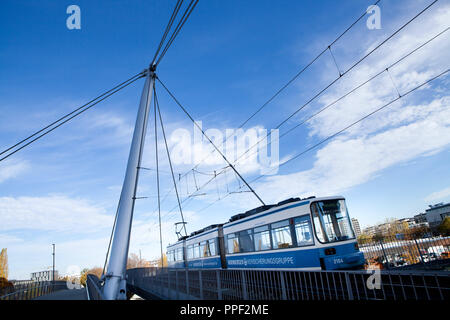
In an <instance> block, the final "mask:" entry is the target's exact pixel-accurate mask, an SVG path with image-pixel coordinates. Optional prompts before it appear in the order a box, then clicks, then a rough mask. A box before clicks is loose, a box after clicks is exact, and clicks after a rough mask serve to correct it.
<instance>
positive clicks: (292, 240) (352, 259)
mask: <svg viewBox="0 0 450 320" xmlns="http://www.w3.org/2000/svg"><path fill="white" fill-rule="evenodd" d="M180 248H184V249H182V250H180ZM178 251H179V252H180V254H178V256H177V257H175V255H176V252H178ZM181 253H184V255H183V257H182V254H181ZM167 255H168V261H169V267H175V268H179V267H180V266H181V267H186V268H192V269H197V268H227V269H263V270H264V269H277V270H335V269H358V268H362V266H363V265H364V255H363V253H362V252H360V251H359V248H358V245H357V242H356V238H355V235H354V231H353V229H352V226H351V223H350V217H349V215H348V211H347V207H346V204H345V199H344V198H343V197H327V198H315V197H311V198H307V199H299V198H294V199H288V200H285V201H282V202H279V203H278V204H276V205H269V206H262V207H259V208H256V209H253V210H250V211H247V212H245V213H242V214H238V215H235V216H233V217H231V219H230V221H229V222H227V223H224V224H221V225H214V226H210V227H208V228H205V229H202V230H199V231H197V232H194V233H193V234H191V235H190V236H189V237H186V238H185V239H182V240H180V241H179V242H177V243H176V244H174V245H172V246H169V247H168V254H167ZM177 258H178V259H180V260H177Z"/></svg>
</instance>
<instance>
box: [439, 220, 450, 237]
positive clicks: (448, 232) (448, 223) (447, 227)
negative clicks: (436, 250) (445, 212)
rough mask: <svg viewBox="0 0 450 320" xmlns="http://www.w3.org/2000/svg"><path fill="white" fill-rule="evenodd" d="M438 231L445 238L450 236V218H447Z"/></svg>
mask: <svg viewBox="0 0 450 320" xmlns="http://www.w3.org/2000/svg"><path fill="white" fill-rule="evenodd" d="M438 231H439V233H440V234H441V235H443V236H445V237H447V236H450V217H445V219H444V220H443V221H442V222H441V224H440V225H439V227H438Z"/></svg>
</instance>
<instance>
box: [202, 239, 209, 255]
mask: <svg viewBox="0 0 450 320" xmlns="http://www.w3.org/2000/svg"><path fill="white" fill-rule="evenodd" d="M208 256H209V250H208V246H207V245H206V241H202V242H200V257H201V258H203V257H208Z"/></svg>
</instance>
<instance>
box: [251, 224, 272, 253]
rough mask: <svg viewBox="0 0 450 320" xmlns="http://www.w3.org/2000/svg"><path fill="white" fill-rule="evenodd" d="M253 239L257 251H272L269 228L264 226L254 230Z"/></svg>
mask: <svg viewBox="0 0 450 320" xmlns="http://www.w3.org/2000/svg"><path fill="white" fill-rule="evenodd" d="M253 238H254V242H255V250H256V251H262V250H270V249H272V245H271V244H270V231H269V226H263V227H258V228H255V229H253Z"/></svg>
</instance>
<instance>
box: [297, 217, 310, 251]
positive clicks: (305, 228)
mask: <svg viewBox="0 0 450 320" xmlns="http://www.w3.org/2000/svg"><path fill="white" fill-rule="evenodd" d="M294 226H295V235H296V236H297V245H298V246H308V245H311V244H313V238H312V233H311V220H310V219H309V217H308V216H304V217H299V218H295V220H294Z"/></svg>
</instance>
